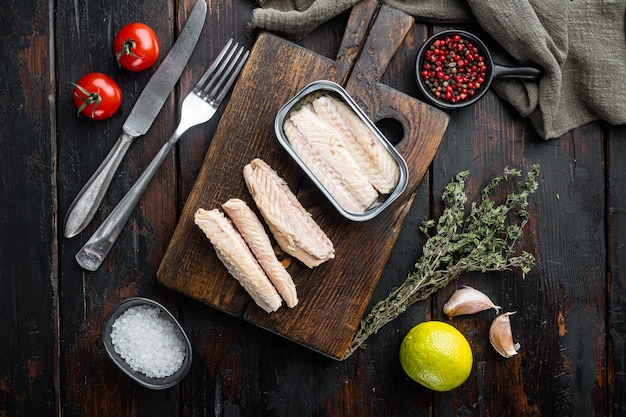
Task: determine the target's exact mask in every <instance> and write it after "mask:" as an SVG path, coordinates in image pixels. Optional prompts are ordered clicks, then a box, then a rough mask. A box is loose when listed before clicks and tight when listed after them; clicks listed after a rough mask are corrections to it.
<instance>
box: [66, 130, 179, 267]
mask: <svg viewBox="0 0 626 417" xmlns="http://www.w3.org/2000/svg"><path fill="white" fill-rule="evenodd" d="M180 136H181V134H180V133H179V131H178V130H177V131H176V132H174V133H173V134H172V136H170V138H169V139H168V141H167V142H165V144H164V145H163V146H162V147H161V149H160V150H159V152H158V153H157V154H156V156H155V157H154V159H153V160H152V161H151V162H150V164H149V165H148V166H147V167H146V170H145V171H144V173H143V174H141V176H140V177H139V178H138V179H137V181H136V182H135V184H134V185H133V186H132V187H131V189H130V190H128V192H127V193H126V195H124V197H123V198H122V199H121V200H120V202H119V203H118V204H117V206H115V208H114V209H113V211H112V212H111V213H110V214H109V216H108V217H107V218H106V219H105V220H104V222H102V224H101V225H100V227H98V230H96V231H95V233H94V234H93V235H92V236H91V238H90V239H89V240H88V241H87V243H85V245H84V246H83V247H82V248H81V249H80V250H79V251H78V253H77V254H76V256H75V258H76V261H77V262H78V264H79V265H80V266H81V267H82V268H84V269H86V270H88V271H95V270H97V269H98V268H99V267H100V265H101V264H102V262H103V261H104V258H105V257H106V256H107V254H108V253H109V251H110V250H111V248H112V247H113V245H114V244H115V242H116V241H117V238H118V236H119V235H120V232H121V231H122V229H123V228H124V225H125V224H126V222H127V221H128V218H129V217H130V215H131V213H132V212H133V210H134V209H135V207H136V206H137V203H138V202H139V200H140V199H141V196H142V195H143V193H144V192H145V191H146V188H148V184H150V181H151V180H152V178H153V177H154V174H156V172H157V170H158V169H159V167H160V166H161V164H162V163H163V161H164V160H165V157H166V156H167V154H168V153H169V152H170V151H171V150H172V148H173V147H174V144H176V142H177V141H178V139H179V138H180Z"/></svg>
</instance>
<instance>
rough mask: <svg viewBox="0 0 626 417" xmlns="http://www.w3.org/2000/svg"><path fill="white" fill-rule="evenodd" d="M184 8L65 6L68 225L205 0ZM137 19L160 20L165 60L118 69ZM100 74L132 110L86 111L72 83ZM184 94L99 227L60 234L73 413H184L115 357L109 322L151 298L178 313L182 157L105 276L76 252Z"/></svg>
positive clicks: (141, 208) (62, 113) (146, 200)
mask: <svg viewBox="0 0 626 417" xmlns="http://www.w3.org/2000/svg"><path fill="white" fill-rule="evenodd" d="M175 4H176V5H178V3H175V2H154V1H151V0H140V1H124V0H120V1H115V2H109V1H99V0H94V1H88V2H76V3H74V4H73V5H72V4H69V3H68V4H64V5H63V6H62V7H58V9H57V12H56V15H55V16H56V22H55V25H56V27H57V28H58V29H57V31H56V40H55V42H56V45H57V73H58V74H59V91H58V102H59V106H58V114H57V118H58V126H59V134H58V139H59V157H58V177H59V182H60V184H62V186H61V187H60V191H59V199H60V201H59V205H60V208H61V210H60V216H59V222H60V223H62V221H63V218H64V216H65V212H66V210H67V208H68V207H69V205H70V203H71V202H72V200H73V199H74V197H75V195H76V193H77V192H78V191H79V190H80V189H81V188H82V186H83V185H84V183H85V182H86V181H87V179H88V178H89V177H90V176H91V175H92V173H93V172H94V170H95V169H96V168H97V167H98V165H99V164H100V163H101V161H102V160H103V159H104V157H105V156H106V154H107V153H108V152H109V150H110V149H111V146H112V145H113V143H114V142H115V141H116V140H117V138H118V136H119V135H120V133H121V127H122V124H123V123H124V121H125V119H126V117H127V116H128V114H129V112H130V110H131V108H132V106H133V105H134V104H135V101H136V99H137V97H138V96H139V94H140V93H141V91H142V89H143V87H144V86H145V84H146V83H147V81H148V79H149V78H150V76H151V75H152V74H153V73H154V71H155V70H156V68H157V65H158V64H160V62H161V61H162V60H163V58H164V57H165V55H166V54H167V52H168V51H169V49H170V48H171V46H172V44H173V41H174V40H175V34H176V33H177V32H178V31H179V30H180V27H181V25H182V23H183V22H184V21H185V20H186V16H187V15H188V13H189V12H190V9H191V6H193V4H195V1H192V0H190V1H185V2H180V6H175ZM133 21H140V22H143V23H146V24H148V25H149V26H151V27H152V28H153V29H154V30H155V32H156V34H157V36H158V37H159V40H160V44H161V54H160V57H159V60H158V61H157V65H155V66H154V67H152V68H150V69H148V70H146V71H143V72H139V73H131V72H129V71H126V70H124V69H122V68H120V67H118V65H117V63H116V61H115V57H114V54H113V50H112V41H113V36H114V35H115V33H116V32H117V31H118V30H119V29H121V28H122V27H123V26H124V25H126V24H127V23H131V22H133ZM63 28H65V29H63ZM92 71H100V72H104V73H106V74H108V75H110V76H111V77H112V78H113V79H114V80H116V81H117V82H118V84H119V85H120V87H121V89H122V94H123V103H122V107H121V109H120V111H119V112H118V113H117V114H116V115H114V116H113V117H112V118H111V119H108V120H106V121H99V122H95V121H91V120H88V119H86V118H82V117H81V118H78V117H76V114H75V109H74V105H73V103H72V100H71V94H72V93H71V90H72V87H71V85H70V82H72V81H74V82H75V81H77V80H78V79H79V78H80V77H81V76H82V75H83V74H85V73H88V72H92ZM179 90H180V88H175V92H174V94H172V95H170V97H169V98H168V100H167V101H166V103H165V105H164V107H163V109H162V110H161V112H160V114H159V115H158V116H157V118H156V120H155V122H154V124H153V125H152V127H151V128H150V130H149V131H148V133H147V134H146V135H145V136H143V137H141V138H139V139H137V141H136V142H135V143H133V144H132V145H131V148H130V150H129V151H128V153H127V155H126V157H125V159H124V160H123V161H122V164H121V165H120V168H119V169H118V172H117V173H116V175H115V177H114V178H113V182H112V184H111V187H110V188H109V190H108V192H107V194H106V196H105V198H104V201H103V204H102V206H101V207H100V209H99V211H98V212H97V213H96V216H95V217H94V220H93V221H92V222H91V224H89V226H88V227H87V228H86V229H85V230H84V231H83V232H82V233H81V234H80V235H78V236H76V237H75V238H72V239H66V238H61V240H60V246H61V253H60V258H59V259H60V262H61V265H62V268H63V273H62V288H61V297H60V299H61V300H62V302H63V309H62V316H61V323H62V327H61V329H60V333H59V336H58V337H59V338H60V340H62V341H63V342H62V347H63V349H62V355H61V379H62V383H63V387H66V388H65V389H64V391H63V393H62V399H63V400H62V401H63V409H64V412H65V414H66V415H117V416H119V415H134V414H136V413H137V410H138V409H140V410H142V412H145V413H154V414H158V413H166V414H170V415H176V413H177V411H178V406H177V396H176V391H175V390H170V391H167V392H165V393H161V395H154V396H152V395H150V394H149V393H146V392H144V391H143V390H142V389H141V388H139V387H138V386H137V385H135V384H134V383H133V382H131V381H130V380H129V379H128V378H127V377H125V376H124V375H123V374H121V372H120V371H118V370H117V368H115V367H114V365H113V364H112V363H111V361H109V360H108V358H107V357H106V354H105V352H104V349H103V346H102V343H101V340H100V328H101V325H102V322H103V320H104V318H105V317H106V315H107V314H108V312H109V311H110V309H111V308H112V307H113V306H114V305H115V304H117V303H118V302H119V301H121V300H122V299H125V298H128V297H133V296H148V297H150V298H154V299H157V300H159V301H162V302H163V303H164V304H165V305H168V306H169V307H172V308H173V310H174V311H175V310H176V309H175V307H176V305H175V304H174V303H173V301H174V299H172V298H164V297H163V293H162V292H161V289H160V288H159V286H158V285H157V284H156V282H155V280H154V271H155V270H156V268H157V266H158V262H159V261H160V258H161V256H162V254H163V252H164V249H165V246H164V245H165V244H166V242H165V241H164V240H163V239H161V235H167V234H168V233H171V231H172V230H173V227H174V225H175V221H176V220H175V219H176V212H177V202H176V195H175V193H176V189H175V171H176V169H177V167H176V163H175V155H174V154H172V156H171V157H170V158H168V159H167V160H166V161H165V163H164V164H163V166H162V167H161V168H160V170H159V172H158V173H157V175H156V176H155V178H154V179H153V181H152V183H151V184H150V186H149V187H148V189H147V191H146V193H145V194H144V196H143V198H142V200H141V201H140V203H139V205H138V207H137V209H136V210H135V212H134V214H133V215H132V216H131V218H130V220H129V222H128V224H127V225H126V226H125V228H124V230H123V231H122V233H121V235H120V237H119V239H118V241H117V243H116V245H115V246H114V247H113V249H112V250H111V252H110V253H109V255H108V257H107V259H106V260H105V261H104V263H103V265H102V267H101V268H100V269H99V270H98V271H97V272H94V273H87V272H86V271H83V270H82V269H81V268H80V267H79V266H78V265H77V263H76V261H75V259H74V255H75V254H76V252H77V251H78V249H79V248H80V247H81V246H82V245H83V244H84V242H85V241H86V240H87V239H88V237H89V236H90V235H91V234H92V233H93V232H94V231H95V230H96V228H97V227H98V226H99V224H100V222H101V221H102V220H104V218H105V217H106V216H107V215H108V214H109V213H110V211H111V210H112V208H113V207H114V206H115V205H116V204H117V202H118V201H119V200H120V199H121V197H122V196H123V195H124V194H125V193H126V191H127V190H128V189H129V188H130V186H131V185H132V183H133V182H134V181H135V180H136V179H137V178H138V177H139V175H140V174H141V172H143V169H144V168H145V166H146V165H147V164H148V163H149V161H150V160H151V159H152V158H153V156H154V155H155V154H156V152H157V151H158V149H159V148H160V147H161V145H162V144H163V143H164V141H165V140H166V139H167V137H168V136H169V135H170V133H171V132H172V131H173V130H174V128H175V125H176V122H177V120H176V115H177V112H178V91H179ZM170 196H171V198H170Z"/></svg>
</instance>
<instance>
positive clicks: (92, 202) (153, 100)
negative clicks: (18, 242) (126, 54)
mask: <svg viewBox="0 0 626 417" xmlns="http://www.w3.org/2000/svg"><path fill="white" fill-rule="evenodd" d="M206 13H207V4H206V0H198V1H197V3H196V5H195V6H194V8H193V10H192V11H191V14H190V15H189V18H188V19H187V23H186V24H185V26H184V27H183V30H182V32H181V33H180V36H178V39H176V42H175V43H174V46H172V49H170V51H169V52H168V54H167V56H166V57H165V59H164V60H163V62H162V63H161V65H160V66H159V68H158V69H157V70H156V72H155V73H154V75H153V76H152V77H151V78H150V80H149V81H148V83H147V84H146V86H145V87H144V89H143V91H142V92H141V95H140V96H139V98H138V99H137V102H136V103H135V106H134V107H133V109H132V110H131V112H130V114H129V115H128V118H127V119H126V122H124V126H122V134H121V136H120V137H119V139H118V140H117V142H116V143H115V145H113V148H112V149H111V151H110V152H109V154H108V155H107V156H106V158H105V159H104V161H102V163H101V164H100V166H99V167H98V169H97V170H96V172H94V174H93V175H92V176H91V178H90V179H89V181H87V183H86V184H85V186H84V187H83V188H82V190H80V192H79V193H78V195H77V196H76V198H75V199H74V201H73V202H72V204H71V206H70V208H69V209H68V212H67V215H66V217H65V229H64V235H65V237H67V238H70V237H74V236H76V235H77V234H78V233H80V232H81V231H82V230H83V229H84V228H85V226H87V224H89V222H90V221H91V219H92V218H93V216H94V214H95V213H96V211H97V210H98V207H99V206H100V203H101V202H102V199H103V198H104V194H105V193H106V190H107V188H108V187H109V184H110V183H111V180H112V179H113V175H114V174H115V171H116V170H117V168H118V166H119V165H120V162H121V161H122V158H123V157H124V155H125V154H126V151H128V148H129V147H130V144H131V143H132V142H133V140H134V139H135V138H137V137H139V136H142V135H145V134H146V132H147V131H148V129H150V126H151V125H152V122H153V121H154V119H155V118H156V116H157V114H159V111H160V110H161V108H162V107H163V103H165V100H166V99H167V97H168V96H169V95H170V93H171V91H172V89H173V88H174V85H176V82H177V81H178V79H179V78H180V74H181V73H182V72H183V69H184V68H185V66H186V65H187V61H189V57H190V56H191V53H192V52H193V50H194V49H195V47H196V43H197V42H198V38H199V37H200V33H201V32H202V28H203V26H204V21H205V19H206Z"/></svg>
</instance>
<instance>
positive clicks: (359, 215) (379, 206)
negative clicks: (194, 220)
mask: <svg viewBox="0 0 626 417" xmlns="http://www.w3.org/2000/svg"><path fill="white" fill-rule="evenodd" d="M322 95H328V96H332V97H333V98H335V99H337V100H339V101H341V102H343V103H345V104H346V105H348V106H349V107H350V109H352V111H353V112H354V114H355V115H356V116H357V117H358V118H359V119H361V121H362V122H363V123H364V124H365V126H367V128H368V130H369V131H370V132H371V133H372V134H373V136H374V137H375V138H376V140H377V141H378V142H380V144H381V145H382V146H383V147H384V149H385V150H386V151H387V152H388V153H389V155H390V156H391V157H392V159H393V160H394V161H395V163H396V164H397V166H398V170H399V175H398V179H397V182H396V184H395V187H394V188H393V190H392V191H391V192H389V193H385V194H381V195H379V198H378V200H377V201H376V202H375V203H374V204H372V205H371V206H370V207H368V208H367V209H365V211H363V212H354V211H350V210H348V209H346V208H345V207H344V206H343V205H342V204H340V203H339V201H338V200H337V198H335V196H333V194H332V192H331V191H330V190H329V189H328V187H326V186H325V185H324V183H323V181H321V180H320V178H318V177H317V176H316V174H315V172H314V170H313V169H312V168H311V167H310V166H308V165H307V163H306V162H305V161H304V160H303V159H302V157H301V156H300V155H299V154H298V152H296V150H295V149H294V147H293V146H292V144H291V142H290V141H289V138H288V136H287V134H286V133H285V129H284V126H285V122H286V121H287V119H288V118H289V116H290V114H291V113H292V112H294V111H297V110H298V109H300V108H301V107H302V106H304V105H305V104H307V103H309V102H311V101H312V100H313V99H314V98H317V97H319V96H322ZM274 130H275V131H276V136H277V138H278V141H279V142H280V144H281V145H282V146H283V148H285V150H286V151H287V153H289V155H290V156H291V157H292V158H293V159H294V160H295V161H296V163H297V164H298V165H299V166H300V167H301V168H302V170H303V171H304V172H305V173H306V174H307V176H308V177H309V178H310V179H311V181H313V183H314V184H315V185H316V186H317V187H318V188H319V190H320V191H321V192H322V193H323V194H324V195H325V196H326V198H327V199H328V200H329V201H330V202H331V203H332V205H333V206H334V207H335V208H336V209H337V211H339V213H340V214H341V215H342V216H344V217H345V218H347V219H349V220H353V221H366V220H370V219H372V218H374V217H376V216H377V215H378V214H379V213H380V212H382V211H383V210H384V209H385V208H387V207H388V206H389V205H390V204H391V203H393V202H394V201H395V200H396V199H397V198H398V197H400V195H401V194H402V193H403V192H404V190H405V189H406V186H407V183H408V177H409V172H408V167H407V164H406V162H405V161H404V159H403V158H402V156H401V155H400V154H399V153H398V151H396V149H395V148H394V147H393V145H392V144H391V143H390V142H389V140H388V139H387V138H386V137H385V136H384V135H383V134H382V133H381V132H380V130H379V129H378V128H377V127H376V125H375V124H374V123H373V122H372V121H371V120H370V119H369V118H368V117H367V115H366V114H365V113H364V112H363V110H361V109H360V108H359V106H358V105H357V104H356V102H355V101H354V99H352V97H350V95H349V94H348V93H347V92H346V90H345V89H344V88H343V87H341V86H340V85H338V84H336V83H334V82H332V81H327V80H319V81H315V82H313V83H311V84H309V85H307V86H306V87H305V88H303V89H302V90H301V91H300V92H299V93H298V94H296V95H295V96H294V97H293V98H291V99H290V100H289V101H287V103H285V104H284V105H283V106H282V107H281V109H280V110H279V111H278V114H277V115H276V119H275V121H274Z"/></svg>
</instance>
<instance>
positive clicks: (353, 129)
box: [313, 95, 400, 194]
mask: <svg viewBox="0 0 626 417" xmlns="http://www.w3.org/2000/svg"><path fill="white" fill-rule="evenodd" d="M313 109H314V111H315V113H316V114H317V115H318V116H319V117H320V119H322V120H323V121H324V122H326V123H328V124H329V125H331V126H333V127H334V128H336V129H337V130H338V131H339V132H341V139H342V141H343V145H344V147H345V148H346V149H347V150H348V152H349V153H350V155H351V156H352V157H353V158H354V160H355V161H356V163H357V165H358V166H359V169H360V170H361V173H362V174H363V175H364V176H365V178H367V180H368V181H369V182H370V184H372V185H373V186H374V188H376V190H378V192H380V193H381V194H390V193H391V192H392V191H393V190H394V188H395V187H396V186H397V185H398V181H399V179H400V167H399V166H398V162H397V161H396V160H395V159H394V157H393V156H392V155H391V153H390V152H389V150H387V148H386V147H385V146H384V145H383V144H382V143H381V141H380V140H379V139H378V138H377V137H376V135H375V134H374V133H373V132H372V130H371V129H370V128H369V126H367V125H366V124H365V122H363V120H362V119H361V118H360V117H359V116H358V115H357V114H356V113H355V112H354V110H353V109H352V108H351V107H350V106H348V105H347V104H346V103H344V102H343V101H341V100H338V99H337V98H335V97H333V96H330V95H329V96H321V97H318V98H316V99H315V100H314V101H313Z"/></svg>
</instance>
